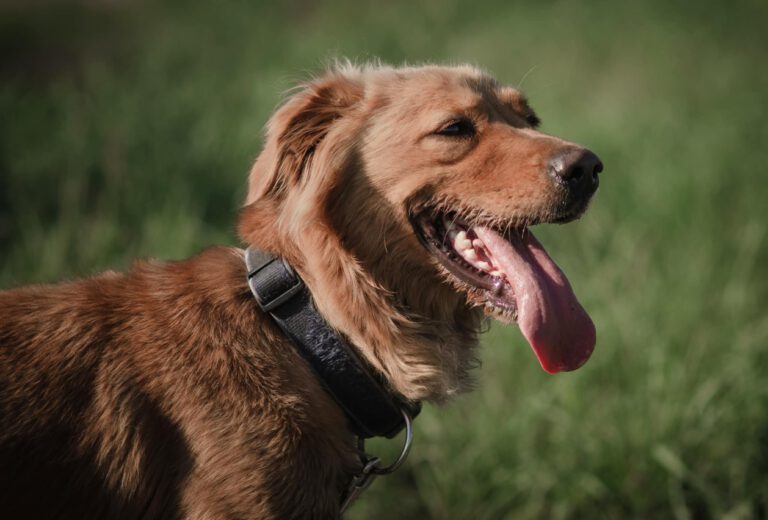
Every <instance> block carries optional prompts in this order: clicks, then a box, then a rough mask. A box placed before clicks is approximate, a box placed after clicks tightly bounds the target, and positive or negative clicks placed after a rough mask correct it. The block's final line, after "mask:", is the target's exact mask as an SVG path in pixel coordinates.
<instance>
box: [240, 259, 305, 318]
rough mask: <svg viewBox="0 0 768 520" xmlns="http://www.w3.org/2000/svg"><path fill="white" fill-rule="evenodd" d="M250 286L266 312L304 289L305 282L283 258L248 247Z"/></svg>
mask: <svg viewBox="0 0 768 520" xmlns="http://www.w3.org/2000/svg"><path fill="white" fill-rule="evenodd" d="M246 255H247V260H246V262H247V265H248V286H249V287H250V288H251V292H252V293H253V296H254V298H256V302H257V303H258V304H259V307H261V308H262V310H263V311H264V312H269V311H272V310H274V309H275V308H277V307H279V306H281V305H282V304H284V303H285V302H287V301H288V300H290V299H291V298H293V297H294V296H296V294H298V293H299V292H301V291H302V290H303V289H304V282H303V281H302V280H301V278H299V276H298V275H297V274H296V271H294V270H293V268H292V267H291V266H290V265H288V264H287V263H285V261H283V260H282V259H281V258H277V257H274V256H272V255H269V254H266V253H263V252H261V251H258V250H255V249H250V248H249V249H247V250H246Z"/></svg>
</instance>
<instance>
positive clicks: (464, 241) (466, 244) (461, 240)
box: [453, 231, 472, 251]
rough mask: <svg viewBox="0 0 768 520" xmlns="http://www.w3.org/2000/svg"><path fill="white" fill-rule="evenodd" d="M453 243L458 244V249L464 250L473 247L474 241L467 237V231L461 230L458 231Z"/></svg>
mask: <svg viewBox="0 0 768 520" xmlns="http://www.w3.org/2000/svg"><path fill="white" fill-rule="evenodd" d="M453 243H454V244H455V245H456V249H458V250H459V251H464V250H465V249H472V241H471V240H470V239H468V238H467V232H466V231H459V232H458V233H456V238H455V239H454V241H453Z"/></svg>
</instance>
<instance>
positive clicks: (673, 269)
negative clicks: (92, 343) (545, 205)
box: [0, 0, 768, 519]
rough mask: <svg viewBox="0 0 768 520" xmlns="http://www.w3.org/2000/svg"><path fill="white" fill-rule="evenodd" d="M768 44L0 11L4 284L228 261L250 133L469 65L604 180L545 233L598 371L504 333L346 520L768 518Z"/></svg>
mask: <svg viewBox="0 0 768 520" xmlns="http://www.w3.org/2000/svg"><path fill="white" fill-rule="evenodd" d="M766 21H768V4H767V3H766V2H764V1H758V0H755V1H751V2H749V1H742V2H735V3H725V2H714V1H709V0H706V1H702V2H696V3H693V2H690V3H684V2H678V1H673V2H668V1H661V0H659V1H650V2H645V3H643V4H642V5H641V4H640V3H629V2H627V3H618V2H610V1H602V0H596V1H593V2H587V3H576V2H566V1H559V2H551V1H530V2H506V1H502V0H498V1H477V2H460V1H457V0H452V1H451V0H448V1H437V0H432V1H425V2H418V3H416V2H407V1H388V2H371V1H358V2H353V1H343V2H329V3H323V4H321V3H319V2H317V3H316V2H311V1H296V0H291V1H283V2H277V1H275V2H247V1H244V0H242V1H232V2H217V3H214V2H202V1H187V2H181V1H178V2H164V3H161V2H152V1H149V0H146V1H123V2H118V1H113V2H108V1H81V2H76V3H72V2H65V1H40V0H38V1H35V2H24V1H22V0H17V1H12V2H8V1H7V0H6V2H4V3H3V4H2V5H0V287H4V288H7V287H13V286H17V285H21V284H25V283H32V282H42V281H55V280H59V279H62V278H70V277H77V276H86V275H89V274H91V273H95V272H99V271H101V270H105V269H109V268H116V269H124V268H127V267H128V266H129V265H130V263H131V261H132V259H134V258H136V257H146V256H153V257H160V258H167V259H173V258H182V257H186V256H189V255H192V254H194V253H196V252H197V251H199V250H201V249H202V248H204V247H205V246H207V245H210V244H236V243H237V240H236V238H235V234H234V222H235V219H236V214H237V209H238V206H239V204H240V202H241V201H242V200H243V197H244V188H245V179H246V175H247V172H248V169H249V166H250V164H251V162H252V161H253V159H254V158H255V156H256V155H257V154H258V152H259V149H260V143H261V137H262V130H261V129H262V126H263V124H264V123H265V121H266V119H267V117H268V115H269V114H270V113H271V112H272V110H273V109H274V108H275V107H276V105H277V104H278V103H279V101H280V100H281V98H282V96H281V93H282V92H284V91H285V90H287V89H288V88H289V87H291V86H292V85H293V84H295V82H297V81H300V80H302V79H305V78H306V77H307V75H308V74H309V73H311V72H315V71H318V70H320V69H321V68H322V66H323V64H324V63H325V62H326V61H327V60H328V59H329V58H333V57H336V56H345V57H350V58H352V59H356V60H359V61H365V60H368V59H372V58H375V57H380V58H382V59H383V60H384V61H386V62H392V63H402V62H404V61H407V62H410V63H418V62H422V61H437V62H463V61H468V62H471V63H475V64H478V65H480V66H482V67H484V68H487V69H488V70H490V71H491V72H493V73H494V74H495V75H496V76H497V77H498V78H500V79H501V80H502V81H504V82H507V83H510V84H512V85H518V84H521V83H522V87H523V90H525V91H526V92H527V93H528V95H529V97H530V99H531V101H532V103H533V105H534V107H535V108H536V110H537V111H538V113H539V115H540V116H541V117H542V119H543V120H544V126H543V129H544V131H547V132H550V133H554V134H557V135H561V136H563V137H566V138H568V139H571V140H574V141H577V142H581V143H583V144H585V145H588V146H589V147H590V148H592V149H593V150H595V151H596V152H597V153H598V154H599V155H600V156H601V157H602V159H603V160H604V162H605V164H606V173H605V175H604V177H603V183H602V187H601V190H600V192H599V194H598V196H597V199H596V201H595V204H594V205H593V208H592V209H591V211H590V213H588V215H587V216H586V217H585V218H584V219H583V220H582V221H580V222H578V223H576V224H572V225H569V226H567V227H549V228H542V229H539V230H538V233H537V234H538V236H539V237H540V238H541V239H542V241H543V242H544V243H545V244H546V245H547V247H548V248H549V250H550V252H551V253H552V255H553V256H554V257H555V258H556V259H557V260H558V262H559V263H560V264H561V266H562V267H563V268H564V270H565V271H566V273H568V275H569V277H570V280H571V282H572V284H573V285H574V288H575V290H576V292H577V294H578V295H579V296H580V299H581V300H582V303H583V304H584V306H585V307H586V308H587V309H588V310H589V311H590V313H591V314H592V317H593V318H594V320H595V322H596V325H597V328H598V346H597V350H596V352H595V354H594V356H593V358H592V360H591V361H590V362H589V363H588V364H587V365H586V366H585V367H584V368H582V369H581V370H579V371H577V372H575V373H570V374H564V375H558V376H556V377H552V376H548V375H546V374H545V373H544V372H543V371H542V370H541V369H540V368H539V367H538V364H537V363H536V361H535V358H534V356H533V354H532V353H531V352H530V349H529V348H528V347H527V346H526V344H525V342H524V341H523V340H522V338H521V336H520V335H519V333H518V332H517V330H516V329H515V328H501V327H495V328H494V329H493V330H492V331H491V332H490V333H489V334H488V335H487V336H486V338H485V346H484V351H483V360H484V364H483V367H482V368H481V369H480V370H478V374H477V375H478V379H479V385H478V389H477V390H476V391H475V392H474V393H472V394H470V395H467V396H465V397H462V398H460V399H458V400H457V401H456V402H454V403H453V404H452V405H450V406H448V407H446V408H445V409H435V408H432V407H427V409H426V411H425V412H424V413H423V414H422V416H421V417H420V419H419V421H418V423H417V433H416V444H415V447H414V450H413V453H412V455H411V457H410V459H409V461H408V463H407V464H406V467H405V468H404V469H402V470H400V471H399V472H398V473H397V474H395V475H394V476H391V477H387V478H382V479H380V480H379V481H378V482H376V483H375V485H374V486H373V487H372V488H371V489H370V490H369V491H368V492H367V493H366V494H365V495H364V498H363V499H362V500H361V501H360V502H358V503H357V504H356V505H355V506H354V507H353V509H352V511H351V514H350V515H349V516H350V518H374V519H376V518H382V519H384V518H445V519H466V518H483V519H496V518H515V519H520V518H677V519H688V518H694V519H698V518H728V519H741V518H766V516H768V376H766V369H768V313H766V303H768V284H767V283H766V282H767V281H768V277H767V276H766V275H767V274H768V241H767V240H766V223H768V172H767V171H766V159H768V157H766V149H767V146H768V123H766V121H767V120H768V107H767V105H766V95H767V93H768V70H767V69H768V37H767V35H766V30H765V24H766ZM0 319H2V317H0ZM374 449H376V450H381V451H382V452H384V453H385V454H390V455H392V454H394V453H395V451H396V449H397V447H393V446H391V445H383V444H381V443H376V444H374Z"/></svg>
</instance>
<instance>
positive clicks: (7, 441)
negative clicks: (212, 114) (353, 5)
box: [0, 66, 602, 519]
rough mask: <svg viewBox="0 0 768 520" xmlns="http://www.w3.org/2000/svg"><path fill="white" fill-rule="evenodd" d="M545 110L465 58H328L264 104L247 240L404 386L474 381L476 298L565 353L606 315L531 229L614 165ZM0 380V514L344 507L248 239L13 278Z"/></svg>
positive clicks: (345, 469)
mask: <svg viewBox="0 0 768 520" xmlns="http://www.w3.org/2000/svg"><path fill="white" fill-rule="evenodd" d="M537 125H538V119H537V118H536V116H535V115H534V113H533V112H532V110H531V108H530V107H529V106H528V103H527V102H526V100H525V98H524V97H523V96H522V94H520V92H518V91H517V90H515V89H513V88H509V87H505V86H502V85H500V84H499V83H497V82H496V81H495V80H494V79H492V78H491V77H489V76H487V75H486V74H484V73H482V72H480V71H478V70H477V69H475V68H473V67H468V66H463V67H437V66H426V67H415V68H399V69H397V68H387V67H380V66H375V67H374V66H370V67H353V66H340V67H337V68H335V69H333V70H331V71H330V72H328V73H326V74H325V75H323V76H321V77H320V78H318V79H317V80H315V81H311V82H310V83H308V84H307V85H305V86H304V88H303V89H302V90H300V91H298V93H296V94H295V95H293V96H292V97H291V98H290V99H289V100H288V101H287V102H286V103H285V104H284V106H282V108H280V109H279V110H278V111H277V112H276V114H275V115H274V116H273V117H272V119H271V120H270V122H269V125H268V132H267V139H266V145H265V147H264V150H263V151H262V153H261V155H260V156H259V158H258V160H257V161H256V164H255V165H254V167H253V170H252V172H251V176H250V184H249V192H248V199H247V201H246V205H245V207H244V209H243V211H242V216H241V219H240V224H239V231H240V236H241V237H242V239H243V241H244V242H245V243H246V244H248V245H249V246H251V247H255V248H258V249H260V250H263V251H268V252H271V253H273V254H275V255H279V256H280V257H282V258H284V259H285V260H287V262H288V263H290V264H291V265H292V266H293V267H294V268H295V270H296V271H297V272H298V273H299V274H300V275H301V277H302V278H303V279H304V282H305V284H306V286H307V287H308V288H309V290H310V292H311V294H312V296H313V298H314V302H315V305H316V307H317V309H318V310H319V312H320V313H321V314H322V316H323V317H324V318H325V320H326V321H327V322H328V323H329V324H330V325H331V326H332V327H333V328H334V329H335V330H337V331H339V332H340V333H341V334H342V335H343V336H344V337H345V338H346V339H347V341H348V343H349V344H350V345H352V346H353V348H354V349H355V350H356V352H358V354H359V355H360V356H361V357H362V358H363V359H364V360H365V362H366V363H367V364H368V365H369V366H370V367H371V369H372V370H373V371H374V372H375V373H377V374H378V375H380V376H381V377H382V378H383V379H384V380H385V381H386V382H387V384H388V385H389V387H390V388H391V389H392V391H394V392H397V393H399V394H400V395H402V396H403V397H405V398H407V399H410V400H422V399H425V400H431V401H444V400H445V399H446V398H448V397H450V396H451V395H453V394H455V393H457V392H460V391H462V389H465V388H467V387H468V374H467V372H468V370H469V368H470V367H471V366H472V365H473V360H474V356H475V347H476V345H477V335H478V329H479V326H480V322H481V319H482V316H483V315H484V314H486V315H490V316H494V317H496V318H499V319H500V320H502V321H504V322H512V321H517V322H518V324H519V326H520V328H521V330H522V331H523V334H524V335H525V336H526V338H527V339H528V340H529V342H530V343H531V345H532V346H533V348H534V350H535V352H536V354H537V356H538V358H539V360H540V362H541V364H542V366H543V367H544V368H545V369H546V370H547V371H550V372H556V371H559V370H572V369H575V368H577V367H579V366H580V365H581V364H583V363H584V362H585V361H586V359H587V358H588V357H589V355H590V353H591V351H592V348H593V346H594V342H595V331H594V327H593V325H592V322H591V321H590V319H589V317H588V316H587V315H586V313H585V312H584V310H583V309H582V308H581V306H580V305H579V303H578V302H577V300H576V299H575V297H574V295H573V293H572V292H571V290H570V287H569V284H568V281H567V280H566V278H565V277H564V275H563V274H562V272H561V271H560V270H559V269H558V268H557V266H556V265H555V264H554V262H552V260H551V259H550V258H549V257H548V256H547V254H546V253H545V252H544V250H543V249H542V248H541V246H540V245H539V243H538V242H537V241H536V240H535V238H534V237H533V235H532V234H531V233H530V231H528V226H531V225H533V224H536V223H542V222H565V221H569V220H572V219H574V218H577V217H578V216H579V215H580V214H581V213H582V212H583V211H584V210H585V208H586V207H587V204H588V202H589V200H590V198H591V196H592V194H593V193H594V191H595V189H596V188H597V184H598V173H599V172H600V171H601V169H602V165H601V164H600V161H599V159H598V158H597V157H596V156H595V155H594V154H593V153H591V152H589V151H588V150H585V149H583V148H581V147H579V146H577V145H575V144H572V143H569V142H566V141H563V140H561V139H558V138H555V137H551V136H548V135H545V134H543V133H541V132H539V131H537V130H536V127H537ZM0 385H1V387H0V516H2V517H3V518H112V517H114V518H180V517H184V518H281V519H282V518H335V517H338V515H339V505H340V500H341V496H342V494H343V492H344V489H345V488H346V486H347V485H348V483H349V481H350V478H351V476H352V475H353V474H355V472H357V471H358V470H359V467H358V465H359V460H358V458H357V456H356V452H355V449H354V438H353V434H352V433H351V432H350V431H349V428H348V427H347V423H346V419H345V416H344V413H343V412H342V411H341V409H340V408H339V406H337V404H336V403H335V402H334V401H333V400H332V399H331V398H330V397H329V396H328V395H327V393H326V392H325V391H324V389H323V386H322V385H321V383H320V382H319V381H318V380H317V377H316V376H315V375H314V373H313V372H312V370H310V368H309V366H307V364H306V363H305V362H304V361H303V359H302V358H301V357H300V356H299V355H298V354H297V352H296V350H295V349H294V348H293V346H292V344H291V342H290V341H289V340H288V338H287V337H286V336H285V334H284V333H283V332H282V331H281V330H280V329H279V328H278V327H276V326H275V324H274V322H273V321H272V320H271V319H270V318H269V317H268V316H267V315H266V314H264V313H263V312H262V311H261V310H260V308H259V307H258V305H257V304H256V302H255V301H254V298H253V297H252V295H251V294H250V292H249V288H248V285H247V283H246V267H245V264H244V261H243V251H242V250H238V249H232V248H223V247H217V248H212V249H209V250H207V251H205V252H204V253H202V254H201V255H199V256H197V257H194V258H192V259H190V260H186V261H182V262H170V263H160V262H141V263H137V264H136V265H135V266H134V267H133V269H131V271H129V272H128V273H126V274H116V273H111V272H110V273H105V274H103V275H100V276H97V277H94V278H90V279H87V280H82V281H76V282H69V283H63V284H59V285H53V286H39V287H29V288H21V289H16V290H12V291H7V292H4V293H2V294H0Z"/></svg>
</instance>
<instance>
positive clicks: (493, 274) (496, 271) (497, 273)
mask: <svg viewBox="0 0 768 520" xmlns="http://www.w3.org/2000/svg"><path fill="white" fill-rule="evenodd" d="M488 274H490V275H491V276H498V277H499V278H501V271H499V270H498V269H494V270H493V271H491V272H490V273H488Z"/></svg>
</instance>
